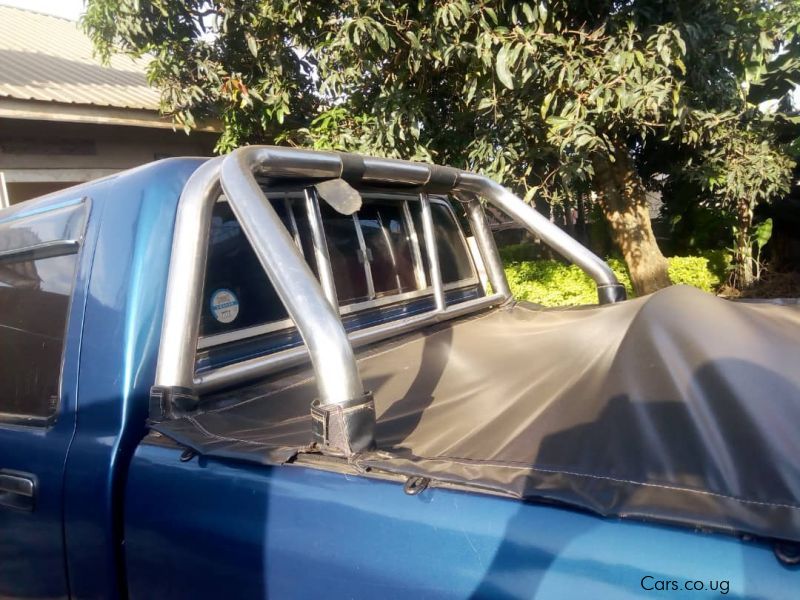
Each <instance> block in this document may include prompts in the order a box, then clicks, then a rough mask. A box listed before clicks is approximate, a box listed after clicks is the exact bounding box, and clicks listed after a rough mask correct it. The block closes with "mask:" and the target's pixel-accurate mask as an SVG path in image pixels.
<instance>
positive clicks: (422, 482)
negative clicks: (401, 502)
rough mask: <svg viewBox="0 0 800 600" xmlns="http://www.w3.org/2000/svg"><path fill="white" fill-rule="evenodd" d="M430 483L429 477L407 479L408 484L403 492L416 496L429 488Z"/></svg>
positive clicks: (415, 476)
mask: <svg viewBox="0 0 800 600" xmlns="http://www.w3.org/2000/svg"><path fill="white" fill-rule="evenodd" d="M430 482H431V480H430V479H428V478H427V477H419V476H417V475H414V476H412V477H409V478H408V479H406V483H405V485H404V486H403V491H404V492H405V493H406V494H408V495H409V496H416V495H417V494H419V493H421V492H424V491H425V490H426V489H427V488H428V485H429V484H430Z"/></svg>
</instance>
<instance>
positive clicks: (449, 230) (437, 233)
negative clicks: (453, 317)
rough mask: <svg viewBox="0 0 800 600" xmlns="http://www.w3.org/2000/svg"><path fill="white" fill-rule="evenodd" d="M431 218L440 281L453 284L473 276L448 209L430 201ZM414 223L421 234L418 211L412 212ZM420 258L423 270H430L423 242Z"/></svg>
mask: <svg viewBox="0 0 800 600" xmlns="http://www.w3.org/2000/svg"><path fill="white" fill-rule="evenodd" d="M431 220H432V221H433V233H434V237H435V238H436V248H437V250H438V252H439V269H440V270H441V272H442V283H445V284H455V283H459V282H462V281H466V280H472V279H474V278H475V276H476V275H475V271H474V269H473V266H472V259H471V258H470V256H469V251H468V250H467V247H466V245H465V244H464V239H463V237H462V235H463V234H462V233H461V230H460V229H459V227H458V223H457V222H456V220H455V217H454V216H453V213H452V212H451V211H450V209H449V208H448V207H447V206H446V205H444V204H441V203H439V202H431ZM414 224H415V227H416V228H417V231H419V232H420V236H422V215H421V213H420V212H419V211H416V212H415V213H414ZM421 246H422V247H421V252H422V260H423V262H424V264H425V272H426V273H427V272H429V271H430V264H429V262H428V252H427V250H426V248H425V244H421Z"/></svg>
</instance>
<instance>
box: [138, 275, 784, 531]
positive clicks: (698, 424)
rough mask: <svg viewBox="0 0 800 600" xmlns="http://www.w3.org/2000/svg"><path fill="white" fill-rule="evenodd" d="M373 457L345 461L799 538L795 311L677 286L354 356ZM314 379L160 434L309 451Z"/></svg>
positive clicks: (265, 387) (532, 311)
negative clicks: (370, 404) (371, 425)
mask: <svg viewBox="0 0 800 600" xmlns="http://www.w3.org/2000/svg"><path fill="white" fill-rule="evenodd" d="M359 367H360V370H361V374H362V377H363V380H364V382H365V385H366V386H367V388H368V389H371V390H372V391H373V392H374V394H375V402H376V409H377V415H378V424H377V431H376V437H377V443H378V448H379V451H378V452H374V453H368V454H364V455H361V456H358V457H357V458H356V459H355V461H354V462H355V464H356V465H357V466H361V467H372V468H376V469H380V470H384V471H390V472H395V473H403V474H413V475H421V476H425V477H429V478H431V479H432V480H434V481H440V482H441V481H445V482H451V483H456V484H467V485H472V486H477V487H479V488H482V489H484V490H492V491H496V492H498V493H502V494H505V495H512V496H515V497H519V498H525V499H549V500H556V501H560V502H564V503H567V504H569V505H573V506H576V507H581V508H584V509H588V510H591V511H594V512H596V513H599V514H601V515H616V516H621V517H638V518H645V519H650V520H658V521H666V522H672V523H680V524H685V525H689V526H701V527H709V528H716V529H726V530H731V531H735V532H740V533H749V534H756V535H760V536H766V537H771V538H778V539H787V540H794V541H800V500H798V499H800V432H799V431H798V429H799V428H800V307H798V306H777V305H773V304H739V303H733V302H729V301H726V300H722V299H719V298H715V297H713V296H711V295H708V294H705V293H703V292H699V291H697V290H694V289H692V288H687V287H673V288H669V289H666V290H663V291H661V292H658V293H656V294H653V295H651V296H647V297H644V298H640V299H636V300H631V301H629V302H624V303H619V304H611V305H607V306H602V307H585V308H576V309H568V310H549V309H541V308H537V307H533V306H530V305H525V304H517V305H516V306H514V307H512V308H504V309H498V310H494V311H491V312H488V313H484V314H480V315H477V316H473V317H471V318H467V319H464V320H461V321H458V322H450V323H447V324H443V325H440V326H438V327H437V328H435V329H431V330H429V331H426V332H423V333H419V334H415V335H413V336H410V337H406V338H403V339H401V340H397V341H395V342H392V343H389V344H384V345H382V346H380V347H378V348H374V349H371V350H368V351H365V352H362V353H361V354H360V358H359ZM314 395H315V385H314V382H313V379H311V378H310V377H309V376H308V374H307V373H306V374H301V375H293V376H292V377H284V378H281V379H279V380H272V381H269V382H267V383H263V384H260V385H258V386H254V387H250V388H247V389H242V390H239V391H236V392H233V393H231V392H229V393H227V394H223V395H222V396H220V397H218V398H215V399H212V398H210V399H208V400H210V401H212V405H213V406H215V407H216V408H212V409H209V410H207V411H205V412H202V413H199V414H195V415H193V416H191V417H187V418H183V419H178V420H173V421H165V422H161V423H157V424H154V426H153V427H154V429H157V430H158V431H160V432H162V433H163V434H165V435H167V436H168V437H170V438H173V439H175V440H177V441H178V442H180V443H181V444H185V445H186V446H189V447H191V448H193V449H195V450H197V451H198V452H200V453H202V454H206V455H212V456H225V457H235V458H238V459H244V460H250V461H259V462H262V463H269V464H277V463H281V462H285V461H286V460H288V459H290V458H291V457H293V456H295V455H296V454H297V453H298V452H303V451H307V450H308V449H309V447H308V444H309V442H310V438H311V423H310V418H309V404H310V401H311V400H312V399H313V398H314Z"/></svg>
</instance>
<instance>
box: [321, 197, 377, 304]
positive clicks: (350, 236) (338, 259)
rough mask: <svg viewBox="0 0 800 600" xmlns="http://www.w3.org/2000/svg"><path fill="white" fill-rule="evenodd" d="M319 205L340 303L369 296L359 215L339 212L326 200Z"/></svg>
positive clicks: (365, 298) (361, 299) (350, 302)
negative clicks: (358, 221)
mask: <svg viewBox="0 0 800 600" xmlns="http://www.w3.org/2000/svg"><path fill="white" fill-rule="evenodd" d="M319 208H320V213H321V214H322V226H323V229H324V230H325V238H326V240H327V244H328V256H329V257H330V260H331V270H332V271H333V279H334V281H335V282H336V295H337V297H338V298H339V304H340V305H343V304H352V303H354V302H360V301H363V300H368V299H369V297H370V293H369V286H368V285H367V269H366V266H365V264H364V263H365V257H364V253H363V252H362V251H361V243H360V241H359V234H358V228H357V223H356V220H355V218H354V217H353V216H352V215H343V214H341V213H338V212H337V211H335V210H334V209H333V208H331V207H330V206H329V205H328V204H327V203H326V202H320V207H319Z"/></svg>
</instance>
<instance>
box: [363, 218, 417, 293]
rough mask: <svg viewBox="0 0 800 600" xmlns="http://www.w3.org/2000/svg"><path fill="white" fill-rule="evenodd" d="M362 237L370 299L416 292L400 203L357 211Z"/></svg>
mask: <svg viewBox="0 0 800 600" xmlns="http://www.w3.org/2000/svg"><path fill="white" fill-rule="evenodd" d="M358 222H359V224H360V225H361V231H362V232H363V235H364V244H365V246H366V249H367V255H368V259H369V266H370V271H371V274H372V281H373V285H374V296H375V297H381V296H387V295H391V294H402V293H405V292H411V291H414V290H417V289H419V287H420V286H419V282H418V281H417V275H416V272H415V270H414V258H413V250H412V246H411V243H412V242H411V232H410V228H409V225H408V223H406V219H405V216H404V214H403V204H402V203H401V202H393V203H391V204H390V203H388V202H365V203H364V206H363V208H362V209H361V210H360V211H359V212H358Z"/></svg>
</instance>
